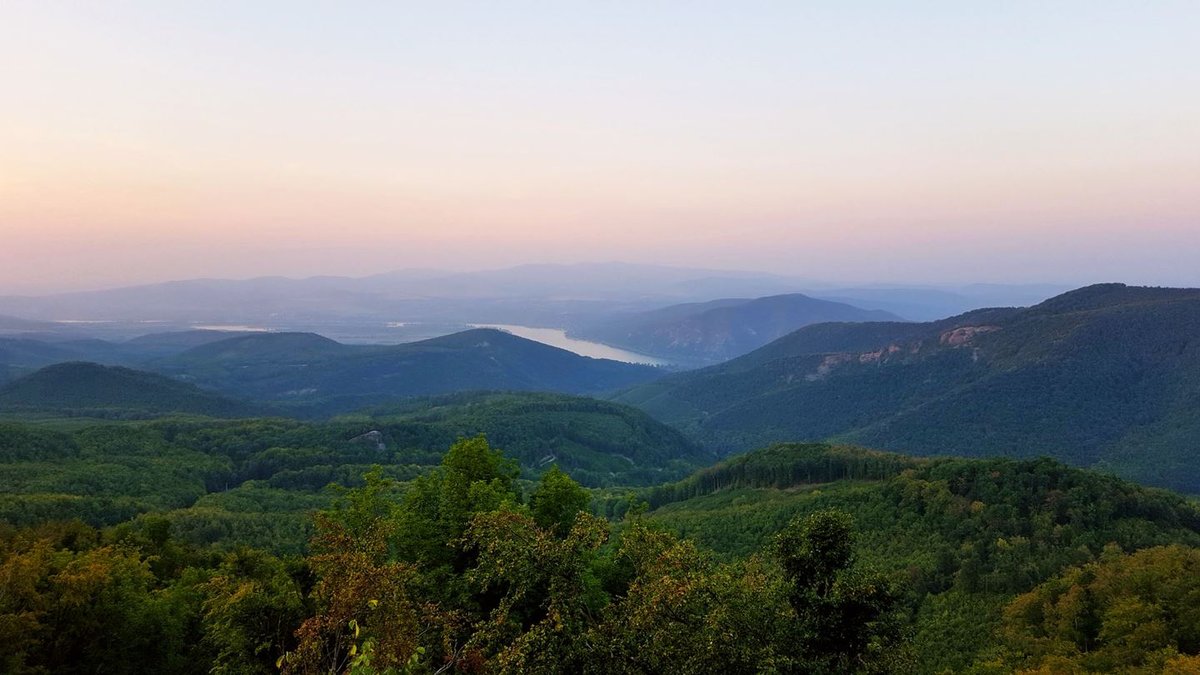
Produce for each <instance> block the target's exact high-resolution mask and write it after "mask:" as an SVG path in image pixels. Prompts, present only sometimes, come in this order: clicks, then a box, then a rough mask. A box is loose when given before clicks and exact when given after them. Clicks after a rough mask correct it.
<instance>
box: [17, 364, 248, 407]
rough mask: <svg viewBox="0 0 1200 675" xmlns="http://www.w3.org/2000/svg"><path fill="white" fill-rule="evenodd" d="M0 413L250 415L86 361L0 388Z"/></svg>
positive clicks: (184, 388) (189, 388)
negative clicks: (4, 411)
mask: <svg viewBox="0 0 1200 675" xmlns="http://www.w3.org/2000/svg"><path fill="white" fill-rule="evenodd" d="M0 410H9V411H38V412H70V413H72V414H78V413H81V412H90V413H97V414H100V413H104V414H116V413H124V414H131V415H141V414H150V415H154V414H169V413H184V414H195V415H210V416H214V417H238V416H245V415H247V414H250V413H251V412H252V411H251V410H250V408H249V406H247V405H245V404H242V403H240V402H238V401H234V400H231V399H228V398H225V397H223V396H219V395H217V394H213V393H210V392H206V391H203V390H201V389H198V388H197V387H195V386H193V385H190V384H185V383H182V382H176V381H174V380H172V379H170V378H167V377H163V376H162V375H156V374H154V373H147V372H143V371H139V370H132V369H129V368H122V367H119V366H102V365H99V364H96V363H87V362H68V363H58V364H55V365H52V366H46V367H45V368H42V369H41V370H38V371H37V372H34V373H31V374H29V375H26V376H24V377H22V378H20V379H17V380H15V381H13V382H10V383H8V384H7V385H5V386H4V387H0Z"/></svg>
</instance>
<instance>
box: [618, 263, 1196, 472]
mask: <svg viewBox="0 0 1200 675" xmlns="http://www.w3.org/2000/svg"><path fill="white" fill-rule="evenodd" d="M1197 335H1200V290H1192V289H1169V288H1136V287H1128V286H1124V285H1121V284H1105V285H1099V286H1091V287H1087V288H1082V289H1079V290H1076V291H1072V292H1070V293H1066V294H1063V295H1060V296H1057V297H1055V298H1052V299H1050V300H1047V301H1046V302H1043V303H1041V304H1039V305H1036V306H1034V307H1030V308H1025V309H994V310H978V311H975V312H970V313H967V314H963V315H961V316H957V317H953V318H950V319H945V320H942V321H937V322H932V323H919V324H906V323H865V324H845V323H835V324H820V325H815V326H809V327H806V328H802V329H800V330H798V331H796V332H795V333H792V334H790V335H788V336H786V337H784V338H782V339H780V340H777V341H776V342H773V343H771V344H769V345H767V346H765V347H763V348H761V349H759V350H756V351H754V352H751V353H750V354H747V355H746V356H743V357H741V358H738V359H734V360H733V361H730V362H728V363H724V364H721V365H718V366H714V367H711V368H706V369H702V370H697V371H692V372H686V373H680V374H676V375H672V376H668V377H666V378H663V379H661V380H659V381H656V382H652V383H649V384H646V385H642V386H639V387H635V388H632V389H631V390H628V391H626V392H623V393H622V394H620V395H618V396H617V397H616V400H618V401H621V402H624V403H629V404H632V405H636V406H638V407H640V408H642V409H643V410H646V411H647V412H649V413H650V414H651V415H654V416H655V417H656V418H658V419H660V420H662V421H665V422H667V423H669V424H672V425H674V426H676V427H678V428H680V429H682V430H683V431H685V432H686V433H689V434H690V435H692V436H693V437H694V438H696V439H698V440H699V441H701V442H703V443H705V444H706V445H707V446H708V447H709V448H711V449H713V450H714V451H717V452H718V453H729V452H735V451H740V450H746V449H749V448H753V447H757V446H762V445H765V444H768V443H771V442H775V441H795V440H826V439H837V440H841V441H846V442H852V443H857V444H861V445H866V446H869V447H879V448H887V449H889V450H896V451H899V452H906V453H912V454H922V455H948V454H968V455H972V456H1008V457H1037V456H1040V455H1048V456H1052V457H1055V458H1058V459H1061V460H1062V461H1064V462H1067V463H1069V464H1074V465H1078V466H1095V467H1099V468H1103V469H1105V470H1108V471H1113V472H1116V473H1118V474H1119V475H1122V476H1125V477H1128V478H1132V479H1135V480H1138V481H1141V482H1146V483H1150V484H1155V485H1162V486H1165V487H1171V488H1175V489H1179V490H1183V491H1188V492H1200V465H1198V464H1197V463H1196V461H1195V458H1196V452H1197V450H1198V446H1197V444H1196V439H1197V438H1200V427H1198V426H1197V424H1198V422H1197V420H1200V417H1198V416H1197V415H1196V411H1197V410H1200V399H1198V398H1197V396H1198V395H1200V394H1198V393H1197V392H1200V388H1198V387H1200V339H1197V337H1196V336H1197Z"/></svg>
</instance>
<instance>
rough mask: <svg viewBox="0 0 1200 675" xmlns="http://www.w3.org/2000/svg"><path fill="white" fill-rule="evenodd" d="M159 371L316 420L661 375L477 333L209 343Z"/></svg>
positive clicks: (586, 388)
mask: <svg viewBox="0 0 1200 675" xmlns="http://www.w3.org/2000/svg"><path fill="white" fill-rule="evenodd" d="M154 368H155V369H156V370H158V371H160V372H163V373H167V374H170V375H172V376H175V377H178V378H185V379H187V380H189V381H192V382H195V383H197V384H200V385H202V386H205V387H208V388H212V389H216V390H219V391H225V392H228V393H234V392H237V393H238V395H241V396H247V397H251V398H253V399H256V400H261V401H270V402H273V403H279V404H282V405H290V406H294V407H296V408H299V409H307V410H311V411H317V412H345V411H349V410H354V409H356V408H361V407H364V406H368V405H376V404H378V403H380V402H381V401H387V400H395V399H401V398H405V397H411V396H428V395H435V394H444V393H453V392H460V391H469V390H507V391H547V392H559V393H570V394H587V393H599V392H606V391H613V390H617V389H620V388H623V387H628V386H630V385H633V384H638V383H642V382H648V381H650V380H653V379H656V378H658V377H660V376H661V375H662V371H660V370H658V369H656V368H651V367H649V366H640V365H634V364H629V363H621V362H618V361H610V360H605V359H593V358H588V357H585V356H579V355H578V354H574V353H571V352H568V351H566V350H562V349H558V348H556V347H551V346H549V345H545V344H542V343H540V342H534V341H532V340H527V339H525V338H521V337H517V336H515V335H512V334H511V333H506V332H504V331H500V330H494V329H486V328H479V329H474V330H468V331H463V332H460V333H455V334H452V335H446V336H442V337H437V338H433V339H430V340H423V341H420V342H411V343H407V344H400V345H388V346H383V345H344V344H340V343H337V342H334V341H333V340H329V339H327V338H324V337H321V336H319V335H314V334H311V333H261V334H256V335H245V336H240V337H235V338H230V339H228V340H221V341H218V342H210V343H207V344H204V345H201V346H198V347H195V348H193V349H189V350H187V351H185V352H183V353H181V354H178V355H176V356H173V357H169V358H166V359H162V360H161V361H158V362H156V363H155V364H154Z"/></svg>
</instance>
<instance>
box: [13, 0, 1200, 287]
mask: <svg viewBox="0 0 1200 675" xmlns="http://www.w3.org/2000/svg"><path fill="white" fill-rule="evenodd" d="M595 260H626V261H633V262H658V263H666V264H676V265H703V266H709V267H724V268H743V269H746V268H757V269H765V270H770V271H775V272H784V273H793V274H797V275H803V276H806V277H816V278H825V279H830V280H835V281H843V280H844V281H939V280H945V281H974V280H980V281H1067V282H1087V281H1097V280H1123V281H1130V282H1140V283H1162V284H1194V285H1200V2H1197V1H1196V0H1182V1H1180V2H1155V1H1153V0H1146V1H1143V2H1133V1H1130V0H1123V1H1121V2H1102V1H1097V0H1088V1H1086V2H1064V1H1055V2H1045V1H1044V0H1042V1H1038V2H1007V1H1005V2H962V1H961V0H953V1H947V2H900V1H899V0H897V1H895V2H866V1H862V2H847V1H845V0H837V1H833V0H831V1H829V2H802V1H800V0H792V1H789V2H776V3H761V2H747V1H744V0H739V1H737V2H724V3H710V2H698V1H695V0H691V1H687V2H677V3H658V2H648V1H646V0H637V1H630V2H596V1H591V2H581V3H567V2H536V3H535V2H529V3H525V2H501V1H492V2H473V3H457V2H447V1H444V0H438V1H437V2H420V3H416V2H410V3H401V2H379V3H370V2H349V3H346V2H332V1H330V2H320V3H317V2H301V1H299V0H287V1H286V2H263V1H255V2H245V1H242V0H239V1H237V2H213V1H211V0H205V1H203V2H201V1H198V0H193V1H190V2H167V1H165V0H156V1H153V2H120V1H117V0H112V1H107V2H93V1H88V2H79V3H67V2H53V1H51V0H28V1H20V0H0V291H14V290H21V291H28V290H43V289H58V288H82V287H94V286H106V285H115V284H121V283H127V282H136V281H151V280H161V279H168V278H182V277H194V276H231V277H246V276H255V275H261V274H287V275H295V276H303V275H309V274H368V273H373V272H378V271H383V270H387V269H393V268H398V267H409V266H420V267H431V266H436V267H450V268H477V267H499V266H504V265H509V264H515V263H522V262H576V261H595Z"/></svg>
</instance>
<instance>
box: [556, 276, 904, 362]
mask: <svg viewBox="0 0 1200 675" xmlns="http://www.w3.org/2000/svg"><path fill="white" fill-rule="evenodd" d="M829 321H900V317H897V316H896V315H894V314H891V313H888V312H883V311H878V310H865V309H860V308H858V307H854V306H852V305H848V304H845V303H841V302H831V301H829V300H819V299H817V298H811V297H809V296H807V295H802V294H800V293H790V294H786V295H773V296H768V297H763V298H756V299H741V298H728V299H723V300H713V301H711V302H701V303H687V304H681V305H672V306H669V307H664V308H662V309H656V310H652V311H649V312H641V313H638V314H635V315H633V316H629V317H625V318H621V319H615V320H611V321H607V322H604V323H600V324H595V325H592V326H590V327H588V328H583V329H580V330H578V331H575V332H574V334H577V335H579V336H580V337H584V338H587V339H589V340H595V341H596V342H603V343H605V344H610V345H613V346H616V347H621V348H623V349H629V350H632V351H635V352H640V353H643V354H649V355H652V356H659V357H663V358H667V359H672V360H674V361H676V362H678V363H683V364H703V363H717V362H720V361H725V360H728V359H731V358H733V357H736V356H741V355H742V354H745V353H747V352H750V351H752V350H754V349H757V348H759V347H761V346H763V345H765V344H767V343H769V342H771V341H772V340H776V339H778V338H780V337H782V336H784V335H786V334H788V333H791V332H792V331H794V330H796V329H798V328H801V327H803V326H807V325H810V324H814V323H824V322H829Z"/></svg>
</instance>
